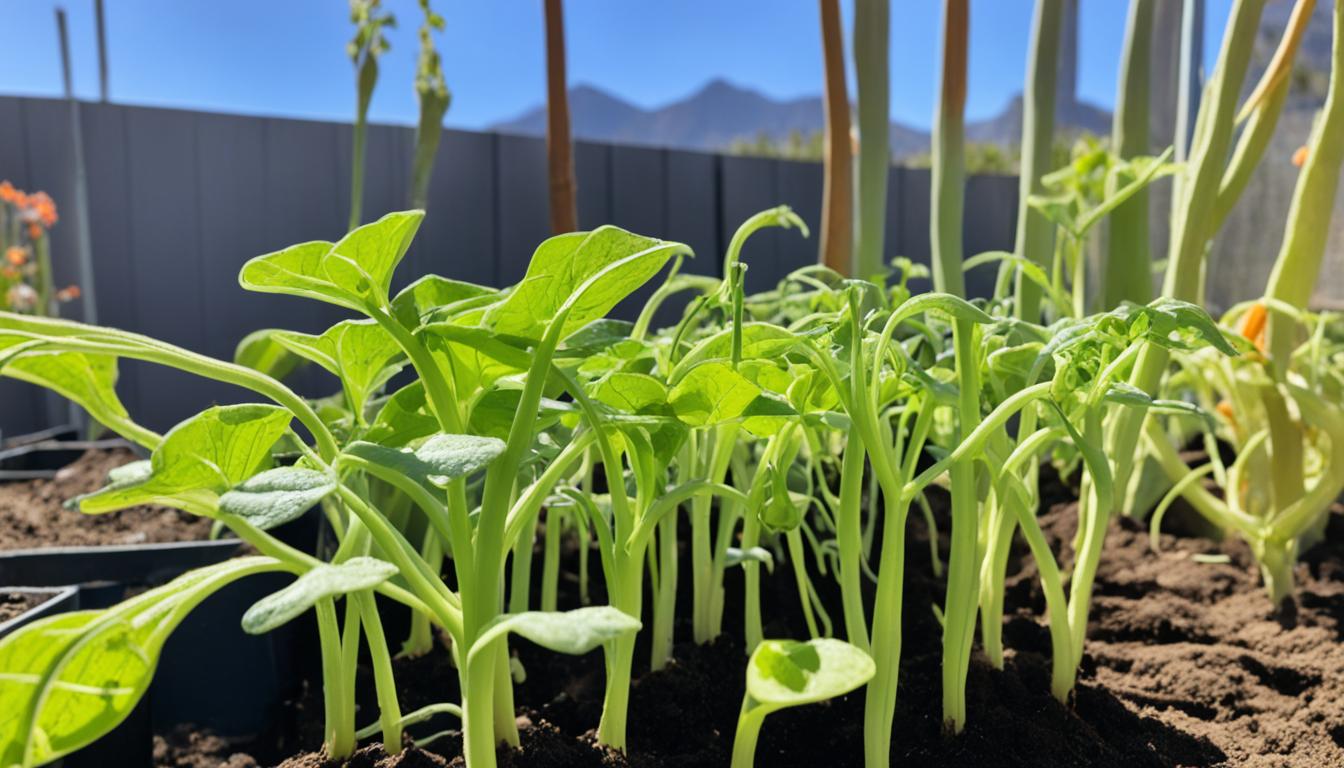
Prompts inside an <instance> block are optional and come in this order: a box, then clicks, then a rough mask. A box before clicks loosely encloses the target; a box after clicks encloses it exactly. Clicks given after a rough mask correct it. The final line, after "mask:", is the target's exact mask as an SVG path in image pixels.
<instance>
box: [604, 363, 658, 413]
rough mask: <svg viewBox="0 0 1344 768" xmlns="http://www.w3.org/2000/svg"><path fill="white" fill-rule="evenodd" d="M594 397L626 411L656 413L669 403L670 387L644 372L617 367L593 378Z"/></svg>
mask: <svg viewBox="0 0 1344 768" xmlns="http://www.w3.org/2000/svg"><path fill="white" fill-rule="evenodd" d="M589 389H590V391H589V394H590V395H591V396H592V397H593V399H594V400H597V401H598V402H601V403H605V404H606V405H609V406H611V407H612V408H615V409H616V410H618V411H623V412H625V413H654V412H658V411H660V410H661V409H662V407H663V406H665V405H666V404H667V387H666V386H665V385H664V384H663V383H662V382H661V381H659V380H658V379H656V378H654V377H652V376H649V375H646V374H642V373H625V372H622V371H616V372H614V373H610V374H608V375H606V376H604V377H602V378H601V379H599V380H597V381H596V382H593V384H592V385H591V387H590V388H589Z"/></svg>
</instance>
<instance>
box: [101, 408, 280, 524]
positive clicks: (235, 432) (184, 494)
mask: <svg viewBox="0 0 1344 768" xmlns="http://www.w3.org/2000/svg"><path fill="white" fill-rule="evenodd" d="M290 418H291V415H290V413H289V411H287V410H285V409H283V408H279V407H277V406H273V405H218V406H215V407H213V408H209V409H207V410H205V411H202V412H201V413H199V414H197V415H196V416H193V417H191V418H190V419H187V420H186V421H184V422H182V423H180V424H178V425H177V426H176V427H173V428H172V429H171V430H169V432H168V434H166V435H164V436H163V442H162V443H160V444H159V447H158V448H155V449H154V453H153V454H151V455H150V457H149V474H148V475H147V476H144V477H143V478H141V479H140V480H139V481H138V482H125V483H118V484H114V485H111V486H108V487H106V488H103V489H102V490H99V491H95V492H94V493H91V494H89V495H87V496H83V497H81V498H80V499H79V500H78V502H79V508H80V510H82V511H84V512H93V513H96V512H112V511H114V510H118V509H125V508H126V507H133V506H137V505H140V504H164V505H167V506H172V507H177V508H179V509H185V510H187V511H190V512H194V513H196V514H207V515H208V514H211V513H212V512H213V510H214V508H215V505H216V504H217V502H218V500H219V496H220V495H221V494H223V493H225V492H226V491H228V490H230V489H231V488H233V487H234V486H236V485H238V484H239V483H242V482H243V481H244V480H246V479H248V478H250V477H252V476H253V475H255V474H257V472H259V471H260V470H262V469H264V468H266V467H267V466H269V465H270V462H271V447H272V446H274V445H275V443H276V442H277V441H278V440H279V439H280V437H281V436H282V435H284V434H285V431H286V430H287V429H289V422H290Z"/></svg>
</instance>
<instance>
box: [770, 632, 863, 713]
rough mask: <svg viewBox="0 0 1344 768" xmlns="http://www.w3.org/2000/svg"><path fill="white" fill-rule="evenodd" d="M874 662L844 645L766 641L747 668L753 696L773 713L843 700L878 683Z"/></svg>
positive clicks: (826, 641) (820, 641)
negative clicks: (786, 708)
mask: <svg viewBox="0 0 1344 768" xmlns="http://www.w3.org/2000/svg"><path fill="white" fill-rule="evenodd" d="M874 672H876V667H875V666H874V664H873V660H872V658H870V657H869V656H868V654H866V653H864V652H863V651H861V650H859V649H858V648H855V647H854V646H852V645H850V644H849V643H846V642H844V641H843V640H835V639H832V638H817V639H815V640H809V641H807V642H806V643H799V642H795V641H793V640H765V641H763V642H762V643H761V644H760V645H759V646H757V647H756V651H755V652H754V653H752V654H751V660H750V661H749V662H748V663H747V695H748V696H750V697H751V698H752V699H753V700H754V701H755V702H756V703H757V704H761V705H764V706H767V707H770V708H771V709H782V708H784V707H796V706H799V705H802V704H812V703H815V702H818V701H824V700H826V699H831V698H834V697H836V696H842V695H844V694H846V693H849V692H850V691H852V690H854V689H856V688H858V687H859V686H861V685H863V684H864V683H867V682H868V681H869V680H871V679H872V677H873V674H874Z"/></svg>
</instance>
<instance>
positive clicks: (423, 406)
mask: <svg viewBox="0 0 1344 768" xmlns="http://www.w3.org/2000/svg"><path fill="white" fill-rule="evenodd" d="M438 429H439V420H438V419H437V418H435V417H434V414H432V413H430V412H429V409H428V407H427V403H426V401H425V385H424V384H423V383H421V382H419V381H414V382H411V383H410V384H407V385H406V386H404V387H402V388H401V389H399V390H397V391H396V392H394V393H393V394H392V396H391V397H388V398H387V399H386V400H384V401H383V403H382V406H381V407H380V408H379V409H378V414H377V415H376V416H374V418H373V422H372V423H371V424H370V425H369V429H368V431H367V432H365V433H364V438H365V439H366V440H368V441H369V442H371V443H378V444H379V445H387V446H392V447H394V448H399V447H401V446H403V445H406V444H407V443H410V442H412V441H414V440H419V439H420V438H422V437H429V436H430V435H432V434H434V433H435V432H437V431H438Z"/></svg>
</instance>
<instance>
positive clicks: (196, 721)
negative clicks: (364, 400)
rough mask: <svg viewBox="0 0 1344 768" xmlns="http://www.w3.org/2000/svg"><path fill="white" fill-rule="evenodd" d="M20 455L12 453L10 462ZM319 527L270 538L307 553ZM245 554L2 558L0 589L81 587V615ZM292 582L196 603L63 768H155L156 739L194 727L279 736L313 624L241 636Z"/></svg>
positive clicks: (197, 550) (190, 547)
mask: <svg viewBox="0 0 1344 768" xmlns="http://www.w3.org/2000/svg"><path fill="white" fill-rule="evenodd" d="M38 444H39V443H33V445H38ZM87 447H97V446H82V447H81V448H80V449H79V451H77V452H75V453H74V456H71V457H70V458H72V459H73V458H77V457H78V455H79V453H82V451H83V450H84V449H85V448H87ZM17 455H18V454H17V453H11V454H10V458H11V460H13V459H16V457H17ZM10 466H13V465H12V464H11V465H10ZM23 471H25V472H26V471H28V470H23ZM29 476H32V475H29ZM11 477H12V476H11ZM321 520H322V516H321V514H320V512H318V511H317V510H314V511H312V512H310V513H309V514H308V515H305V516H304V517H302V518H300V519H299V520H295V521H293V522H291V523H289V524H287V525H285V526H282V527H281V528H279V529H277V530H275V531H273V532H272V533H273V534H274V535H276V537H277V538H279V539H281V540H282V541H284V542H285V543H286V544H289V545H290V546H292V547H295V548H297V549H301V550H304V551H307V552H310V553H311V552H314V551H316V549H317V544H318V537H319V530H320V525H321ZM243 546H244V545H243V543H242V542H240V541H238V540H237V539H221V540H215V541H196V542H176V543H165V544H140V545H116V546H80V547H49V548H44V549H29V550H10V551H3V552H0V584H35V585H38V586H39V587H43V588H55V587H57V586H58V585H64V584H78V585H81V586H80V588H79V589H78V593H79V595H80V607H82V608H106V607H109V606H112V605H115V604H116V603H118V602H120V601H121V600H123V599H125V597H127V596H128V594H135V593H136V592H139V591H142V590H143V589H146V588H151V587H154V586H158V585H160V584H163V583H165V582H167V581H169V580H171V579H173V578H174V577H176V576H178V575H180V574H182V573H183V572H185V571H188V570H191V569H193V568H199V567H203V566H207V565H212V564H215V563H219V562H222V561H224V560H227V559H229V558H231V557H234V556H236V555H238V554H240V553H241V552H242V550H243ZM289 581H290V578H289V577H287V576H284V575H280V574H268V575H262V576H252V577H249V578H246V579H243V580H241V581H239V582H236V583H234V584H231V585H230V586H228V587H226V588H224V589H222V590H220V591H219V592H218V593H216V594H214V595H212V596H210V597H209V598H207V599H206V600H205V601H204V602H202V603H201V604H200V605H199V606H198V607H197V608H196V609H195V610H194V611H192V613H191V614H189V615H188V617H187V618H186V619H185V620H184V621H183V622H182V624H181V625H180V626H179V627H178V628H177V630H176V631H175V632H174V633H173V635H172V636H171V637H170V638H169V640H168V642H167V643H166V644H165V646H164V648H163V651H162V653H161V654H160V657H159V664H158V668H157V670H156V672H155V676H154V682H153V684H152V685H151V686H150V688H149V691H148V692H147V693H146V694H145V696H144V698H143V699H142V700H141V702H140V704H139V705H138V706H137V707H136V708H135V710H134V711H133V712H132V713H131V714H130V715H129V716H128V717H127V718H126V720H124V721H123V722H122V723H121V724H120V725H118V726H117V728H116V729H114V730H113V731H112V732H111V733H108V734H107V735H106V736H104V737H103V738H102V739H99V740H98V741H97V742H95V743H93V744H91V745H89V746H88V747H85V748H84V749H82V750H80V751H79V752H77V753H75V754H73V755H69V756H67V757H65V758H64V759H63V760H62V761H61V764H62V765H64V766H68V767H69V768H106V767H107V766H118V768H121V767H122V766H125V767H126V768H142V767H143V768H151V767H152V766H153V736H154V734H155V733H156V732H158V733H163V732H167V731H170V730H172V729H173V728H174V727H175V726H177V725H181V724H193V725H196V726H199V727H202V728H207V729H210V730H211V731H213V732H215V733H217V734H219V735H221V736H226V737H248V736H254V735H259V734H263V733H266V732H267V731H268V730H269V729H272V728H274V727H276V725H277V724H278V723H279V722H280V721H281V720H282V718H281V716H280V715H281V712H282V706H283V704H284V701H285V700H286V698H289V697H292V696H294V695H296V694H297V693H298V692H299V690H300V687H301V685H302V677H301V673H300V670H302V669H305V668H306V667H308V666H309V665H308V664H307V663H306V660H305V658H304V657H305V656H306V655H308V654H307V653H306V652H305V651H306V650H308V649H316V648H317V643H316V627H315V624H314V622H312V621H311V620H305V619H301V620H298V621H295V622H293V623H292V624H291V625H290V626H286V627H284V628H282V629H280V630H277V631H276V632H272V633H270V634H268V635H264V636H260V637H254V636H251V635H247V634H246V633H244V632H243V631H242V629H241V626H240V620H241V618H242V615H243V613H244V612H245V611H246V610H247V608H248V607H249V606H251V605H252V604H253V603H254V602H256V601H257V600H260V599H261V598H262V597H264V596H266V595H268V594H270V593H271V592H274V591H276V590H278V589H280V588H281V587H283V586H284V585H285V584H287V583H288V582H289ZM69 589H72V590H73V588H69ZM309 634H311V635H312V638H311V639H310V638H308V637H307V636H308V635H309Z"/></svg>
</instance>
